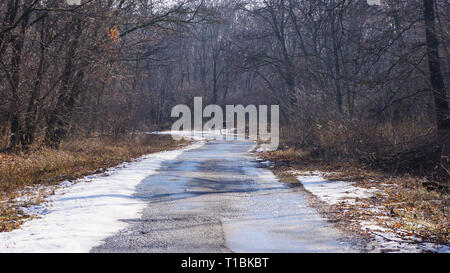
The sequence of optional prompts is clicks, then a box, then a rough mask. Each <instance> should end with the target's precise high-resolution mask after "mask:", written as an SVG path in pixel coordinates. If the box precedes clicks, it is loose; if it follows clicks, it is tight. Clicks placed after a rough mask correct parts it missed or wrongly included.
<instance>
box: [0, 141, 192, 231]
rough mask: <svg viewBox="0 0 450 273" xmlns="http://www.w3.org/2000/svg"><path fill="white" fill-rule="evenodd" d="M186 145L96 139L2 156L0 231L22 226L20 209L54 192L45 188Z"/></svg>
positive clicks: (50, 188) (0, 165)
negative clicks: (143, 156) (56, 147)
mask: <svg viewBox="0 0 450 273" xmlns="http://www.w3.org/2000/svg"><path fill="white" fill-rule="evenodd" d="M187 143H188V141H174V140H173V139H172V137H171V136H170V135H150V134H139V135H134V136H129V137H122V138H113V137H108V136H95V137H90V138H73V139H67V140H64V141H63V142H62V143H61V146H60V148H59V149H52V148H48V147H35V148H33V149H30V150H29V151H28V152H22V153H15V154H11V153H0V193H1V194H0V232H2V231H8V230H12V229H14V228H17V227H18V226H20V224H21V223H22V220H24V219H25V218H27V217H29V216H28V215H26V214H24V213H23V212H22V210H21V207H24V206H25V207H26V206H31V205H37V204H39V203H40V202H41V201H42V200H44V198H45V196H46V195H48V194H51V193H52V191H53V189H52V187H46V186H55V185H58V184H59V183H61V182H62V181H66V180H68V181H75V180H76V179H78V178H82V177H84V176H87V175H91V174H97V173H102V172H104V171H106V169H107V168H110V167H113V166H116V165H118V164H120V163H122V162H129V161H131V160H133V159H135V158H138V157H140V156H142V155H146V154H151V153H156V152H161V151H167V150H173V149H177V148H181V147H182V146H185V145H186V144H187ZM18 198H19V199H18Z"/></svg>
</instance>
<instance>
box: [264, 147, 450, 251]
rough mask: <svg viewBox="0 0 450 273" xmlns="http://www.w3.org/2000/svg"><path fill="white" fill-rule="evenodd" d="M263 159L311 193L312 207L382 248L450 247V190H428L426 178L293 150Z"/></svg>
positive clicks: (419, 248) (267, 153) (449, 248)
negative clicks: (397, 174) (310, 156)
mask: <svg viewBox="0 0 450 273" xmlns="http://www.w3.org/2000/svg"><path fill="white" fill-rule="evenodd" d="M258 157H259V160H260V161H261V163H262V164H264V165H267V166H268V167H270V168H271V169H272V171H273V172H274V173H275V174H276V175H277V176H278V177H279V178H280V180H281V181H283V182H285V183H289V184H291V185H292V186H300V187H303V188H304V189H306V190H307V191H308V192H310V193H311V198H310V203H311V205H312V206H313V207H315V208H317V209H318V210H319V211H320V212H321V213H322V214H323V215H325V216H326V217H327V218H328V219H330V221H332V222H334V223H336V224H337V225H338V226H339V227H341V228H342V229H344V230H346V231H348V232H351V233H356V234H359V235H361V236H362V237H364V238H367V240H372V241H375V242H377V243H378V244H379V245H381V246H382V248H381V249H380V251H381V252H398V251H400V252H402V251H404V252H417V251H419V252H441V251H442V252H448V251H450V238H449V220H448V216H449V210H450V207H449V201H450V199H449V196H448V193H446V192H439V191H434V190H429V189H427V188H426V187H424V186H423V182H425V181H423V179H421V178H417V177H412V176H406V175H403V176H392V175H388V174H385V173H383V172H377V171H373V170H365V169H362V168H358V166H355V164H354V163H351V162H345V161H342V160H340V161H339V160H335V161H332V160H314V159H311V158H309V157H308V156H307V155H305V153H304V152H302V151H299V150H295V149H292V148H290V149H285V150H278V151H273V152H259V153H258Z"/></svg>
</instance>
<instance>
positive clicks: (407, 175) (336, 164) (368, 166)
mask: <svg viewBox="0 0 450 273" xmlns="http://www.w3.org/2000/svg"><path fill="white" fill-rule="evenodd" d="M353 124H354V123H353ZM424 124H426V123H420V122H415V123H412V122H410V123H406V122H405V123H403V124H397V125H396V126H395V127H394V126H392V125H386V124H385V125H378V126H377V125H376V124H367V123H366V124H359V126H352V127H347V125H345V124H333V123H328V124H326V125H320V124H317V126H316V127H315V128H314V127H313V128H311V127H304V128H310V129H309V130H299V129H295V128H292V127H290V128H289V127H286V128H284V129H283V130H282V131H283V133H282V139H281V148H280V149H279V150H277V151H272V152H263V153H259V154H258V156H259V157H260V158H261V160H268V161H270V162H271V165H272V168H273V170H274V172H275V174H276V175H277V176H278V177H280V180H281V181H283V182H285V183H289V184H291V185H299V186H300V181H298V180H297V178H296V177H297V176H298V175H311V174H315V173H319V174H320V175H321V176H324V177H325V178H327V179H328V180H330V181H348V182H352V185H353V186H357V187H360V188H364V189H370V190H371V191H372V192H374V194H373V195H372V196H371V197H369V198H364V197H361V198H357V201H358V202H357V205H355V204H354V203H352V202H350V203H346V202H339V203H337V204H331V205H330V204H326V203H324V202H321V201H320V200H319V199H318V198H315V197H314V196H312V198H311V203H312V204H313V205H314V206H315V207H316V208H318V209H319V210H320V211H321V212H322V213H323V214H324V215H325V216H326V217H327V218H329V219H331V221H333V222H335V223H337V225H339V226H340V227H342V228H343V229H345V230H347V231H350V232H351V233H356V234H360V235H362V236H363V237H367V238H369V237H373V236H374V235H378V236H384V235H383V234H386V233H389V234H394V235H396V236H397V238H391V237H387V238H384V239H386V240H387V241H395V240H399V241H402V240H404V241H405V242H408V243H412V244H417V243H424V242H425V243H435V244H442V245H447V246H449V245H450V237H449V231H450V229H449V227H450V222H449V214H450V206H449V205H450V198H449V195H448V183H449V174H448V173H447V171H446V170H447V169H448V162H446V161H436V157H439V150H438V148H437V147H436V146H433V143H434V142H433V139H434V138H433V134H432V132H433V131H434V130H433V128H427V127H425V126H424ZM433 156H434V158H433ZM366 225H371V226H376V227H377V229H375V230H378V231H379V232H375V231H374V230H372V229H367V228H366V227H365V226H366ZM399 238H400V239H399ZM386 251H389V249H387V250H386Z"/></svg>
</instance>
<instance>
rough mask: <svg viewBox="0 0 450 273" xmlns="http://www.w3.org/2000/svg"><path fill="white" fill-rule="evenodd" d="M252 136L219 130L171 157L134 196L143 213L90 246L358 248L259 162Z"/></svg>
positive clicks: (162, 249)
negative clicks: (219, 134) (144, 204)
mask: <svg viewBox="0 0 450 273" xmlns="http://www.w3.org/2000/svg"><path fill="white" fill-rule="evenodd" d="M253 146H254V143H252V142H250V141H245V140H242V139H230V137H228V139H227V140H224V139H222V138H220V137H219V139H216V140H210V141H208V142H207V143H206V144H205V145H204V146H202V147H200V148H197V149H193V150H189V151H186V152H184V153H183V154H181V155H180V156H179V157H178V158H177V159H175V160H172V161H167V162H165V163H164V164H163V165H162V167H161V169H160V170H159V172H158V173H157V174H155V175H152V176H149V177H147V178H146V179H145V180H144V181H142V183H140V185H139V186H138V187H137V189H136V192H137V194H136V197H137V198H142V199H144V200H146V202H148V206H147V208H145V209H144V211H143V212H142V217H141V218H139V219H126V220H123V221H125V222H127V223H128V224H129V225H128V227H127V228H125V229H124V230H122V231H120V232H119V233H117V234H116V235H114V236H112V237H109V238H107V239H106V240H104V242H103V244H102V245H100V246H98V247H95V248H93V249H92V252H159V253H160V252H176V253H183V252H200V253H202V252H355V251H357V249H355V248H354V247H352V246H351V245H350V244H349V243H348V242H347V241H346V236H345V235H344V234H342V233H341V232H340V231H339V230H337V229H336V228H335V227H334V226H333V225H332V224H331V223H329V222H328V221H327V220H326V219H324V218H323V217H321V216H320V215H319V214H318V213H317V212H316V211H315V210H314V209H313V208H311V207H309V206H308V204H307V201H306V197H305V194H306V193H305V192H302V190H300V189H293V188H290V187H288V186H286V185H284V184H283V183H280V182H278V181H277V179H276V178H275V176H274V175H273V173H272V172H271V171H270V170H267V169H264V168H259V167H258V164H257V163H256V162H255V158H254V156H252V155H251V154H250V153H249V151H250V150H251V149H252V147H253Z"/></svg>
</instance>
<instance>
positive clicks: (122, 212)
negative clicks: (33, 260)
mask: <svg viewBox="0 0 450 273" xmlns="http://www.w3.org/2000/svg"><path fill="white" fill-rule="evenodd" d="M203 144H204V142H196V143H194V144H193V145H191V146H189V147H187V148H184V149H179V150H174V151H168V152H161V153H155V154H150V155H146V156H143V157H141V158H139V159H137V160H135V161H134V162H132V163H124V164H121V165H119V166H117V167H114V168H111V169H109V170H108V171H107V175H104V174H103V175H94V176H88V177H85V178H83V179H80V180H78V181H77V182H76V183H70V182H67V181H66V182H63V183H62V184H61V186H60V187H59V188H58V189H57V190H56V192H55V194H54V195H52V196H50V197H49V198H48V200H47V202H45V203H43V204H42V205H40V206H35V207H32V208H28V209H26V210H27V212H29V213H31V214H34V215H37V216H39V218H37V219H33V220H30V221H28V222H26V223H25V224H24V225H22V227H21V228H20V229H17V230H14V231H11V232H4V233H0V252H88V251H90V249H91V248H92V247H94V246H97V245H99V244H100V243H101V241H102V240H103V239H105V238H107V237H109V236H111V235H113V234H114V233H116V232H117V231H119V230H121V229H123V228H124V227H125V226H126V225H127V224H126V222H125V221H124V220H126V219H134V218H138V217H139V214H140V212H141V210H142V209H143V208H144V207H145V206H146V205H147V203H146V201H144V200H141V199H139V198H138V197H136V196H135V187H136V186H137V185H138V184H139V183H140V182H141V181H142V180H143V179H145V178H146V177H148V176H149V175H152V174H154V173H156V171H157V170H158V169H159V167H160V166H161V163H163V162H164V161H167V160H173V159H175V158H176V157H178V156H179V155H180V154H181V153H183V152H184V151H186V150H190V149H195V148H199V147H201V146H202V145H203Z"/></svg>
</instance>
